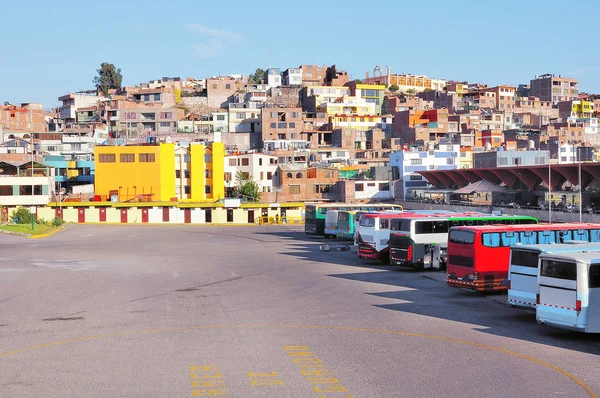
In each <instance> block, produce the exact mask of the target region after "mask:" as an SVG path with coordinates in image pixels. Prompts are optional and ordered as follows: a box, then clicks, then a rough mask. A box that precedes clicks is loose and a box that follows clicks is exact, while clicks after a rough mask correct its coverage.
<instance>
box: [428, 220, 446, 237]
mask: <svg viewBox="0 0 600 398" xmlns="http://www.w3.org/2000/svg"><path fill="white" fill-rule="evenodd" d="M432 224H433V233H434V234H445V233H448V221H434V222H432Z"/></svg>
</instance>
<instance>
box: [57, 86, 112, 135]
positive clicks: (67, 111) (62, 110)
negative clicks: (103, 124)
mask: <svg viewBox="0 0 600 398" xmlns="http://www.w3.org/2000/svg"><path fill="white" fill-rule="evenodd" d="M58 100H59V101H61V102H62V104H61V106H60V107H59V108H58V112H59V117H60V120H61V121H62V124H61V126H60V128H61V129H62V128H66V127H70V125H72V124H74V123H76V121H77V109H79V108H87V107H91V106H98V105H99V104H101V103H102V102H104V101H105V100H106V98H104V97H102V96H98V92H97V91H80V92H77V93H72V94H67V95H63V96H61V97H58Z"/></svg>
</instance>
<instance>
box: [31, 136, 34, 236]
mask: <svg viewBox="0 0 600 398" xmlns="http://www.w3.org/2000/svg"><path fill="white" fill-rule="evenodd" d="M33 152H35V151H34V150H33V135H31V211H30V213H31V230H32V231H33V228H34V226H35V212H34V207H35V200H34V199H35V198H34V196H33V191H34V186H35V184H34V182H35V179H34V178H33Z"/></svg>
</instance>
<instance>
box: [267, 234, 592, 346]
mask: <svg viewBox="0 0 600 398" xmlns="http://www.w3.org/2000/svg"><path fill="white" fill-rule="evenodd" d="M279 232H280V231H277V232H276V231H269V232H268V233H275V234H278V235H279ZM281 232H283V234H284V235H283V236H285V237H288V238H292V239H295V242H294V243H291V244H290V247H291V248H292V250H291V251H288V252H283V253H280V254H283V255H290V256H294V257H297V258H304V259H306V260H307V261H313V262H323V263H328V264H339V265H344V266H347V267H349V270H350V269H352V268H363V269H364V268H368V269H372V270H374V271H375V272H372V271H370V270H361V271H359V270H355V272H349V273H340V274H331V275H328V276H330V277H334V278H343V279H347V280H353V281H356V282H367V283H379V284H384V285H388V286H398V287H402V288H408V289H403V290H400V291H393V292H381V293H366V294H371V295H374V296H378V297H384V298H387V299H395V300H401V301H402V303H396V304H385V305H376V307H379V308H382V309H386V310H392V311H400V312H406V313H413V314H418V315H423V316H429V317H434V318H438V319H444V320H449V321H454V322H461V323H466V324H470V325H473V328H474V329H475V330H478V331H480V332H481V333H487V334H491V335H496V336H502V337H509V338H514V339H519V340H524V341H529V342H534V343H538V344H545V345H549V346H555V347H560V348H564V349H568V350H575V351H581V352H585V353H590V354H595V355H600V340H599V339H598V335H594V334H583V333H576V332H570V331H564V330H560V329H554V328H551V327H547V326H541V325H538V324H537V323H536V321H535V312H533V311H526V310H520V309H515V308H511V307H508V306H507V305H506V304H504V302H505V298H506V295H504V294H492V295H490V294H483V293H480V292H474V291H470V290H463V289H457V288H452V287H449V286H448V285H446V283H445V274H444V273H443V272H439V271H431V272H427V271H419V270H413V269H409V268H402V267H397V266H392V265H384V264H382V263H381V262H378V261H368V260H363V259H360V258H358V257H357V256H356V251H355V249H354V250H352V251H342V252H338V251H335V247H338V246H343V245H346V244H351V243H350V242H341V241H335V240H331V239H325V238H322V237H313V236H308V235H305V234H304V232H303V231H281ZM261 233H265V232H261ZM324 243H327V244H329V246H330V249H331V251H329V252H323V251H321V250H320V245H321V244H324Z"/></svg>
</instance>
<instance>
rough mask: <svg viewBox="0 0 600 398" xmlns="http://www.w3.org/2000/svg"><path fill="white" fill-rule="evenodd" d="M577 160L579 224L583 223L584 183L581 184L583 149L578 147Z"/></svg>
mask: <svg viewBox="0 0 600 398" xmlns="http://www.w3.org/2000/svg"><path fill="white" fill-rule="evenodd" d="M577 160H578V163H579V222H582V219H583V213H582V206H583V202H582V200H581V199H582V191H583V183H582V182H581V147H577Z"/></svg>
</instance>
